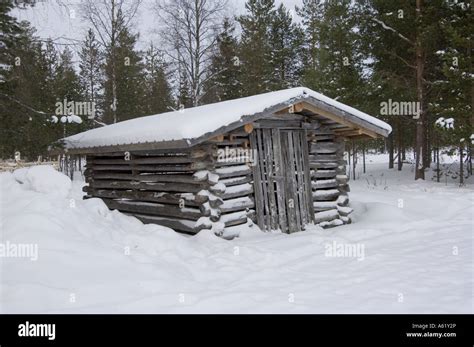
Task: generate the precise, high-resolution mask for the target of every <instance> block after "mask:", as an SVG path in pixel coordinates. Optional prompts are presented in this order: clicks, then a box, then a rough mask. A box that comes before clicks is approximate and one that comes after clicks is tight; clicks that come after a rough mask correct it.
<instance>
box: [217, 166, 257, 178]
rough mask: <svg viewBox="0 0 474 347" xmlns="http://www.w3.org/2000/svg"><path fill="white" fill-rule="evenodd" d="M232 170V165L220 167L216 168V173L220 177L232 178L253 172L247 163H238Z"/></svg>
mask: <svg viewBox="0 0 474 347" xmlns="http://www.w3.org/2000/svg"><path fill="white" fill-rule="evenodd" d="M233 169H234V170H232V167H225V168H219V169H216V170H215V173H216V174H217V175H218V176H219V177H220V178H232V177H239V176H246V175H249V174H251V173H252V170H251V169H250V168H249V167H248V165H246V164H243V165H242V164H239V165H236V166H235V167H234V168H233Z"/></svg>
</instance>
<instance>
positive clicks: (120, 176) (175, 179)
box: [86, 171, 207, 185]
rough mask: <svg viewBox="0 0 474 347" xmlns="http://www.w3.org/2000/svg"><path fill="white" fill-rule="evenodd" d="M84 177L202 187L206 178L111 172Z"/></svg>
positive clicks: (90, 174) (89, 173) (89, 174)
mask: <svg viewBox="0 0 474 347" xmlns="http://www.w3.org/2000/svg"><path fill="white" fill-rule="evenodd" d="M86 177H90V178H92V180H123V181H139V182H171V183H187V184H198V185H203V184H205V183H206V179H207V178H206V177H204V178H203V179H199V178H198V177H195V176H192V175H167V174H162V175H155V174H148V175H146V174H141V175H134V174H126V173H112V172H98V173H95V172H93V173H91V172H90V171H89V172H88V173H87V175H86Z"/></svg>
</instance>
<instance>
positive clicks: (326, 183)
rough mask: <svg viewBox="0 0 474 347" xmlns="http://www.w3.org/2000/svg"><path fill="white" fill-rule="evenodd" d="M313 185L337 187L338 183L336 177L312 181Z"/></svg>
mask: <svg viewBox="0 0 474 347" xmlns="http://www.w3.org/2000/svg"><path fill="white" fill-rule="evenodd" d="M312 187H313V189H314V190H316V189H326V188H337V187H338V183H337V181H336V180H335V179H328V180H317V181H312Z"/></svg>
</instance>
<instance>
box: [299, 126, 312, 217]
mask: <svg viewBox="0 0 474 347" xmlns="http://www.w3.org/2000/svg"><path fill="white" fill-rule="evenodd" d="M302 135H303V136H302V137H301V142H302V149H303V155H302V158H303V167H304V178H305V190H306V203H307V211H308V221H310V222H313V220H314V209H313V199H312V187H311V173H310V172H311V171H310V168H309V150H308V141H307V133H306V131H305V132H303V134H302Z"/></svg>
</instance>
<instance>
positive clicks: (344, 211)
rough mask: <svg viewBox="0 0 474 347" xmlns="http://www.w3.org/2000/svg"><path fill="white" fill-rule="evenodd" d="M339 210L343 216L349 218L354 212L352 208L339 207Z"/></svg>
mask: <svg viewBox="0 0 474 347" xmlns="http://www.w3.org/2000/svg"><path fill="white" fill-rule="evenodd" d="M337 210H338V212H339V214H340V215H341V216H344V217H347V216H348V215H350V214H351V213H352V212H354V210H353V209H352V208H350V207H344V206H337Z"/></svg>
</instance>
